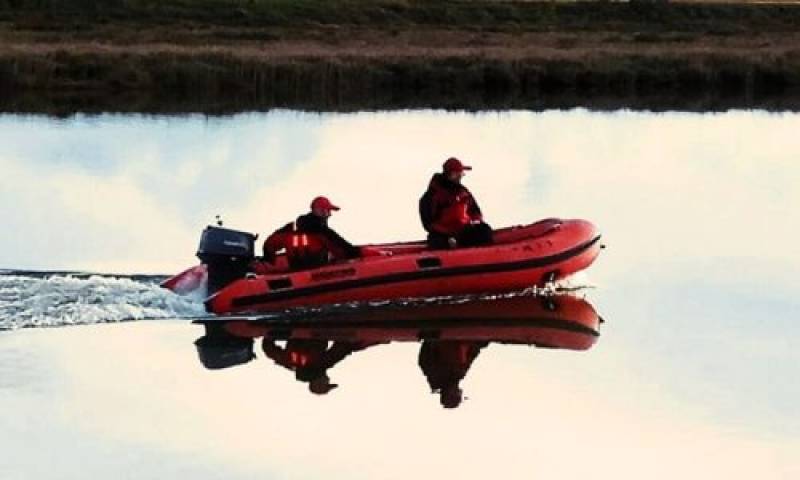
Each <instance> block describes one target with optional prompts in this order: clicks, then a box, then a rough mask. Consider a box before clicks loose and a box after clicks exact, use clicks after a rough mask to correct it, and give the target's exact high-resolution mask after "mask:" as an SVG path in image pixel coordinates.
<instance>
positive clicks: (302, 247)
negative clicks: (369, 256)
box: [264, 213, 361, 268]
mask: <svg viewBox="0 0 800 480" xmlns="http://www.w3.org/2000/svg"><path fill="white" fill-rule="evenodd" d="M281 249H286V255H287V257H288V259H289V264H290V265H291V266H292V268H314V267H318V266H321V265H325V264H326V263H328V261H329V260H330V259H331V257H332V258H333V259H334V260H343V259H348V258H358V257H360V256H361V250H360V249H359V248H358V247H356V246H354V245H353V244H351V243H350V242H348V241H347V240H345V239H344V238H342V237H341V236H340V235H339V234H338V233H336V232H335V231H334V230H333V229H332V228H330V227H329V226H328V222H327V219H326V218H322V217H320V216H318V215H314V214H313V213H307V214H305V215H300V216H299V217H297V220H295V221H294V222H291V223H287V224H286V225H284V226H283V227H281V228H279V229H278V230H276V231H275V232H273V233H272V235H270V236H269V237H267V239H266V241H264V258H265V259H266V260H267V261H270V262H272V261H273V260H274V258H275V253H276V252H278V251H279V250H281Z"/></svg>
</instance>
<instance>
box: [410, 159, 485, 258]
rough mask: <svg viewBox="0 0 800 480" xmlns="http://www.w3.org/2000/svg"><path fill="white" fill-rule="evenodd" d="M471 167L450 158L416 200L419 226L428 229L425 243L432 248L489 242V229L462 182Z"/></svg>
mask: <svg viewBox="0 0 800 480" xmlns="http://www.w3.org/2000/svg"><path fill="white" fill-rule="evenodd" d="M467 170H472V167H469V166H467V165H464V164H463V163H461V161H460V160H459V159H457V158H455V157H450V158H448V159H447V161H445V162H444V164H443V165H442V172H441V173H436V174H434V175H433V177H432V178H431V181H430V183H429V184H428V190H427V191H426V192H425V194H424V195H422V198H420V200H419V215H420V219H421V220H422V226H423V227H424V228H425V230H426V231H427V232H428V245H429V246H430V247H431V248H434V249H444V248H455V247H473V246H478V245H488V244H491V243H492V228H491V227H490V226H489V225H487V224H486V223H485V222H484V221H483V214H482V213H481V209H480V207H479V206H478V202H477V201H475V197H473V196H472V193H471V192H470V191H469V190H468V189H467V187H465V186H464V185H462V184H461V179H462V178H463V177H464V172H465V171H467Z"/></svg>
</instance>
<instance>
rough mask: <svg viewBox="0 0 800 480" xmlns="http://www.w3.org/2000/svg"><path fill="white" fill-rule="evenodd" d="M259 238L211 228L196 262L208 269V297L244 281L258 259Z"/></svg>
mask: <svg viewBox="0 0 800 480" xmlns="http://www.w3.org/2000/svg"><path fill="white" fill-rule="evenodd" d="M257 237H258V236H257V235H253V234H252V233H247V232H240V231H238V230H231V229H228V228H222V227H214V226H208V227H206V229H205V230H203V234H202V236H201V237H200V246H199V247H198V248H197V258H199V259H200V261H201V262H203V263H204V264H205V265H206V266H207V267H208V294H209V295H211V294H213V293H215V292H216V291H218V290H220V289H221V288H223V287H225V286H226V285H228V284H229V283H231V282H233V281H234V280H238V279H240V278H243V277H244V276H245V274H246V273H247V269H248V265H250V262H252V261H253V259H254V258H255V241H256V238H257Z"/></svg>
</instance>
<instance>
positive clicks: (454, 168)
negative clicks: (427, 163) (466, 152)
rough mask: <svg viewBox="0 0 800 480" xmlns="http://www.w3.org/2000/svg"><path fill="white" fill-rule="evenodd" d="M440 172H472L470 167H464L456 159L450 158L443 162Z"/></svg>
mask: <svg viewBox="0 0 800 480" xmlns="http://www.w3.org/2000/svg"><path fill="white" fill-rule="evenodd" d="M442 170H444V172H445V173H450V172H463V171H464V170H472V167H470V166H467V165H464V164H463V163H461V160H459V159H457V158H456V157H450V158H448V159H447V161H446V162H444V165H442Z"/></svg>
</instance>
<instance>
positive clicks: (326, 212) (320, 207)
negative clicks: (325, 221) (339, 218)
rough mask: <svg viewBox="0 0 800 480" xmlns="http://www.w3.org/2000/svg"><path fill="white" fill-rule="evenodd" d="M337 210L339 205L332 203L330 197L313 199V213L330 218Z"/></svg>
mask: <svg viewBox="0 0 800 480" xmlns="http://www.w3.org/2000/svg"><path fill="white" fill-rule="evenodd" d="M335 210H339V207H337V206H336V205H334V204H332V203H331V201H330V200H328V197H321V196H320V197H316V198H315V199H314V200H312V201H311V213H313V214H314V215H316V216H318V217H322V218H328V217H330V216H331V212H333V211H335Z"/></svg>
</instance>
